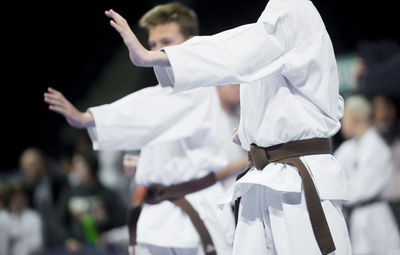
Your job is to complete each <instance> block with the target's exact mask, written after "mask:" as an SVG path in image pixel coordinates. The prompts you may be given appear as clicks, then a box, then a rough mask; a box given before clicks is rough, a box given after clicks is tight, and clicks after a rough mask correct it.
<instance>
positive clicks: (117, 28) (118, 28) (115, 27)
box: [110, 20, 124, 33]
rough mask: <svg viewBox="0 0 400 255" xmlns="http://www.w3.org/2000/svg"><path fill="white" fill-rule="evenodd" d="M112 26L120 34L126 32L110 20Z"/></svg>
mask: <svg viewBox="0 0 400 255" xmlns="http://www.w3.org/2000/svg"><path fill="white" fill-rule="evenodd" d="M110 25H111V26H112V27H113V28H114V29H115V30H117V32H118V33H122V32H123V31H124V29H123V28H122V27H121V26H120V25H118V24H117V23H115V22H114V21H113V20H110Z"/></svg>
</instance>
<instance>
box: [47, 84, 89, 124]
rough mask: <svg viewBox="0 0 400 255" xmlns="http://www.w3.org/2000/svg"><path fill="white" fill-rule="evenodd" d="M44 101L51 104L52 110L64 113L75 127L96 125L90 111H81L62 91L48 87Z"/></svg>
mask: <svg viewBox="0 0 400 255" xmlns="http://www.w3.org/2000/svg"><path fill="white" fill-rule="evenodd" d="M44 101H45V102H46V103H47V104H49V109H50V110H51V111H53V112H57V113H59V114H61V115H63V116H64V117H65V119H66V120H67V122H68V123H69V124H70V125H71V126H72V127H74V128H88V127H92V126H94V125H95V124H94V119H93V116H92V114H91V113H90V112H81V111H79V110H78V109H77V108H76V107H75V106H74V105H73V104H71V102H70V101H68V99H66V98H65V97H64V95H63V94H62V93H61V92H59V91H57V90H55V89H53V88H48V90H47V92H45V93H44Z"/></svg>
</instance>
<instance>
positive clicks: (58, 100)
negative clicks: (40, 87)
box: [44, 93, 67, 106]
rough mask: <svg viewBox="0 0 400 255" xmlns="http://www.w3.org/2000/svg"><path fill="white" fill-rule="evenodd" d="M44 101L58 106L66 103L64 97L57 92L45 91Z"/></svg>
mask: <svg viewBox="0 0 400 255" xmlns="http://www.w3.org/2000/svg"><path fill="white" fill-rule="evenodd" d="M44 101H45V102H46V103H48V104H52V105H58V106H66V105H67V101H66V99H65V98H64V97H63V96H62V95H58V94H50V93H45V94H44Z"/></svg>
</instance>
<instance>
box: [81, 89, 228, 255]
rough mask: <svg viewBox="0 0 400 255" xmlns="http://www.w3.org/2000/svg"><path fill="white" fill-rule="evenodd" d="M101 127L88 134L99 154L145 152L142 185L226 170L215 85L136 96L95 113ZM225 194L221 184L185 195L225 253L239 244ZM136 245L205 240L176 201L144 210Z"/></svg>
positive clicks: (189, 244)
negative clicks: (223, 207)
mask: <svg viewBox="0 0 400 255" xmlns="http://www.w3.org/2000/svg"><path fill="white" fill-rule="evenodd" d="M89 111H90V112H91V113H92V114H93V117H94V121H95V127H91V128H89V129H88V132H89V135H90V137H91V139H92V141H93V147H94V149H96V150H135V149H141V154H140V158H139V162H138V167H137V172H136V177H135V178H136V183H137V184H141V185H149V184H153V183H159V184H163V185H171V184H175V183H181V182H185V181H188V180H191V179H195V178H200V177H203V176H205V175H207V174H208V173H210V172H217V171H219V170H221V169H222V168H224V167H225V166H226V165H227V163H228V160H227V156H226V154H225V150H224V148H223V147H222V145H223V144H224V143H223V140H224V136H223V134H225V133H226V132H229V131H228V130H225V129H221V128H220V126H221V125H222V126H226V124H224V123H223V118H221V115H222V114H223V109H222V107H221V105H220V101H219V98H218V94H217V90H216V89H215V88H200V89H196V90H193V91H188V92H182V93H177V94H175V95H173V96H167V95H166V93H165V91H164V90H163V89H162V88H161V87H160V86H155V87H148V88H145V89H142V90H139V91H137V92H135V93H132V94H130V95H128V96H126V97H124V98H122V99H120V100H118V101H116V102H114V103H112V104H106V105H102V106H98V107H93V108H90V109H89ZM223 192H224V190H223V188H222V185H221V184H220V183H217V184H215V185H213V186H211V187H209V188H207V189H205V190H202V191H200V192H196V193H193V194H189V195H187V196H186V198H187V199H188V200H189V202H190V203H191V204H192V205H193V207H194V208H195V209H196V210H197V212H198V213H199V214H200V216H201V218H202V219H203V220H204V223H205V225H206V226H207V228H208V230H209V231H210V234H211V236H212V238H213V241H214V244H215V245H216V249H217V251H218V253H219V254H229V253H230V252H231V245H232V242H233V232H234V223H233V214H232V211H229V210H225V211H221V210H219V208H218V207H217V202H218V199H219V198H220V197H221V195H222V194H223ZM137 237H138V238H137V241H138V242H139V243H147V244H152V245H157V246H164V247H181V248H193V247H198V245H199V244H200V238H199V236H198V234H197V231H196V230H195V229H194V227H193V224H192V223H191V221H190V219H189V218H188V216H187V215H186V214H185V213H184V212H182V211H181V209H180V208H178V207H176V206H174V205H173V204H172V203H170V202H162V203H159V204H157V205H145V206H144V208H143V210H142V213H141V215H140V218H139V222H138V234H137Z"/></svg>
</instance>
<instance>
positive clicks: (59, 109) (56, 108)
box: [49, 105, 66, 116]
mask: <svg viewBox="0 0 400 255" xmlns="http://www.w3.org/2000/svg"><path fill="white" fill-rule="evenodd" d="M49 109H50V111H53V112H56V113H59V114H61V115H63V116H65V114H66V113H65V108H64V107H62V106H58V105H49Z"/></svg>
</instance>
